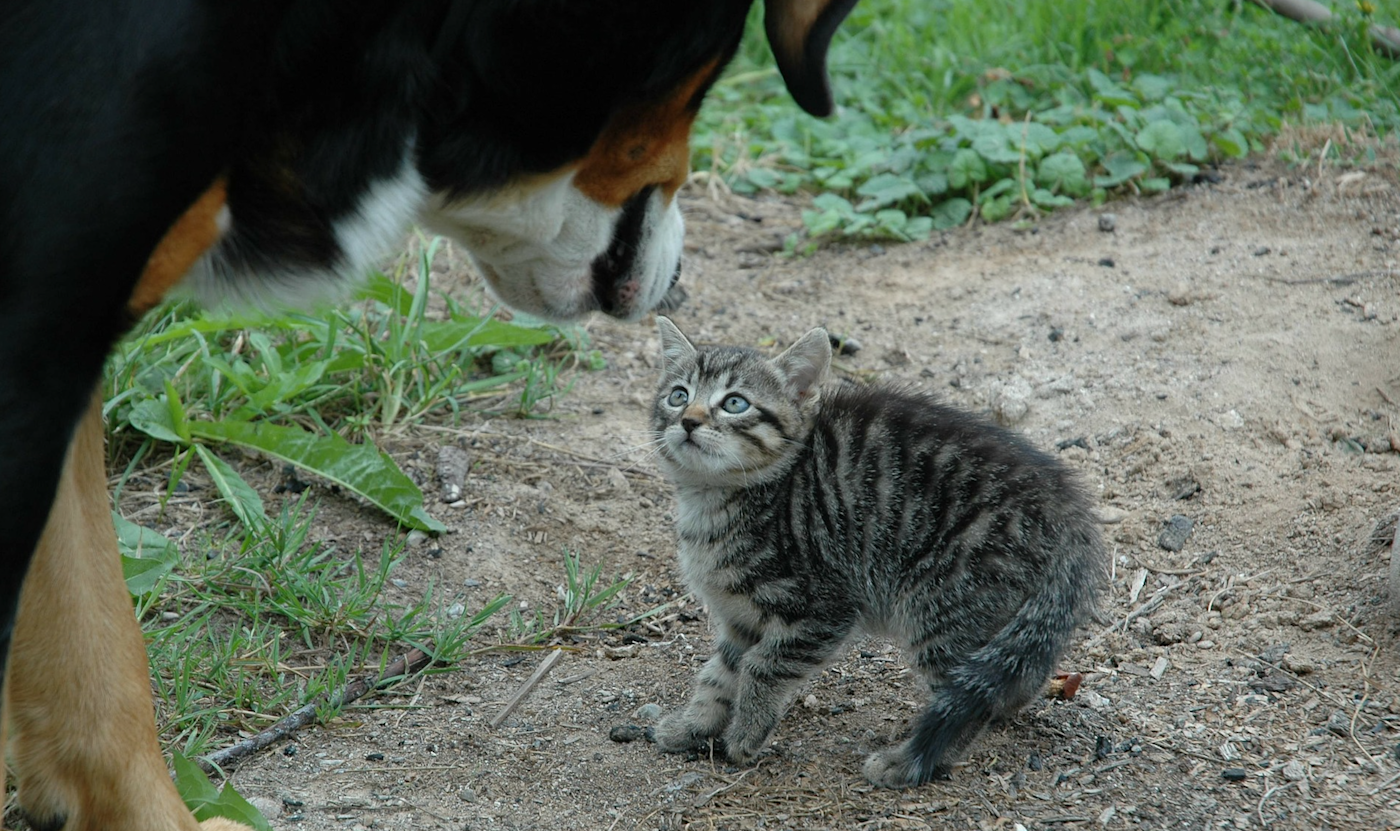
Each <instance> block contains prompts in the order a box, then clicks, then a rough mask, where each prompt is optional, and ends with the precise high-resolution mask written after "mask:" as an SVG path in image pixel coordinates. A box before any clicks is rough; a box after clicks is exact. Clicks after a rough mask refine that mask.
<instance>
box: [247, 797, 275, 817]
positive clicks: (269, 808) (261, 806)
mask: <svg viewBox="0 0 1400 831" xmlns="http://www.w3.org/2000/svg"><path fill="white" fill-rule="evenodd" d="M247 799H248V804H249V805H252V806H253V807H254V808H256V809H257V811H258V813H260V814H262V815H263V817H264V818H265V819H277V818H278V817H280V816H282V800H280V799H273V798H272V797H270V796H250V797H247Z"/></svg>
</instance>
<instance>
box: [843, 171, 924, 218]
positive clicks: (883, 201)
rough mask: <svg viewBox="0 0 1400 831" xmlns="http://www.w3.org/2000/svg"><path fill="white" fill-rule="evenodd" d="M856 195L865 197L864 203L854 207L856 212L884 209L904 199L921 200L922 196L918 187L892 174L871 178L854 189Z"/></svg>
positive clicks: (881, 174)
mask: <svg viewBox="0 0 1400 831" xmlns="http://www.w3.org/2000/svg"><path fill="white" fill-rule="evenodd" d="M856 193H858V194H860V195H861V196H864V197H866V199H865V200H864V201H862V202H861V203H860V204H859V205H856V210H857V211H873V210H875V209H876V208H884V207H887V206H889V205H894V204H897V203H899V202H903V201H904V200H906V199H912V198H915V197H920V198H922V197H923V195H924V194H923V191H921V190H920V189H919V186H918V185H916V184H914V183H913V182H911V181H909V180H908V179H906V178H904V177H903V176H896V175H894V174H893V173H880V174H878V175H876V176H874V177H872V178H871V179H869V180H867V181H866V182H865V183H864V184H862V185H861V186H860V187H858V188H856Z"/></svg>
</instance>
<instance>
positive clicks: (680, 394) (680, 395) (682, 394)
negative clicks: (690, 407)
mask: <svg viewBox="0 0 1400 831" xmlns="http://www.w3.org/2000/svg"><path fill="white" fill-rule="evenodd" d="M689 400H690V393H688V392H686V391H685V387H676V388H675V389H673V390H671V394H670V395H668V396H667V397H666V403H667V404H670V405H671V406H672V407H684V406H685V404H686V402H687V401H689Z"/></svg>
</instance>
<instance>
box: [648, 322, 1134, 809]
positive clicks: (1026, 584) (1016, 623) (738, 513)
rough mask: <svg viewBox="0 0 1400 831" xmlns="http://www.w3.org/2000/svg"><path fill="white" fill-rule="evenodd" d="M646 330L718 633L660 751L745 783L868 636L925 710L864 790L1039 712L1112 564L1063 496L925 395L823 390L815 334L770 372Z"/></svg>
mask: <svg viewBox="0 0 1400 831" xmlns="http://www.w3.org/2000/svg"><path fill="white" fill-rule="evenodd" d="M657 325H658V327H659V328H660V331H661V344H662V354H663V361H662V362H663V365H664V366H663V371H662V379H661V385H660V389H659V392H658V394H657V399H656V403H655V405H654V407H653V409H652V425H651V426H652V430H653V437H654V438H655V440H656V443H657V445H658V447H659V451H658V452H659V460H660V462H659V463H660V465H661V468H662V469H663V471H664V472H665V473H666V475H667V477H668V478H669V479H670V480H671V481H672V483H673V484H674V485H675V487H676V497H677V500H678V502H679V511H678V515H677V528H678V532H679V538H680V564H681V571H682V572H683V574H684V576H685V580H686V582H687V583H688V584H689V586H690V587H691V589H692V590H694V592H695V593H696V595H697V596H698V597H700V598H701V599H702V600H703V601H704V602H705V603H706V604H708V605H709V608H710V614H711V616H712V618H713V621H714V627H715V629H716V631H717V634H718V639H717V643H716V645H715V654H714V656H713V657H711V658H710V660H709V661H708V662H707V663H706V664H705V666H704V668H703V669H701V671H700V674H699V676H698V678H697V681H696V688H695V692H694V695H693V696H692V698H691V700H690V703H689V704H688V705H687V706H686V707H685V708H684V709H683V710H680V711H678V712H675V713H673V714H671V715H669V716H667V717H666V718H664V719H663V720H662V721H661V723H660V724H659V725H658V726H657V729H656V741H657V744H658V745H659V746H660V747H661V749H662V750H665V751H668V752H678V751H684V750H688V749H692V748H703V747H705V746H708V745H709V744H710V742H712V741H713V742H714V743H715V747H716V748H717V749H719V750H720V751H722V752H723V753H724V754H725V755H727V756H728V757H729V758H730V759H731V760H732V761H734V762H737V763H741V764H744V763H748V762H751V761H752V760H753V758H754V756H755V755H756V754H757V753H758V752H759V751H760V750H762V749H763V747H764V746H765V744H766V742H767V739H768V736H769V734H770V733H772V731H773V728H774V727H775V726H776V725H777V723H778V719H780V718H781V717H782V715H783V713H784V712H785V711H786V710H787V708H788V705H789V704H790V703H791V702H792V699H793V697H794V695H795V694H796V692H797V689H798V687H799V686H800V685H801V684H802V682H803V681H805V680H806V679H807V678H810V677H811V676H812V675H813V674H814V673H816V672H817V671H818V670H819V669H821V667H822V666H823V665H824V664H826V663H828V662H829V661H831V660H832V659H834V658H835V657H836V656H837V655H838V652H839V651H840V649H841V647H842V645H843V644H845V643H846V641H847V640H848V639H849V638H850V637H851V636H852V635H853V634H855V633H856V632H857V631H865V632H869V633H872V634H878V635H887V636H890V637H892V638H896V639H898V640H899V641H901V642H902V643H903V645H904V646H905V647H906V649H907V650H908V655H909V658H910V659H911V660H912V662H913V664H914V665H915V666H916V667H917V668H918V669H919V670H920V671H921V672H922V674H923V676H924V677H925V678H926V679H927V681H928V683H929V684H930V687H931V690H932V702H931V703H930V705H929V707H928V709H927V710H925V711H924V713H923V715H922V716H920V717H919V719H918V723H917V724H916V725H915V727H914V731H913V735H912V736H911V737H910V738H909V739H908V740H906V741H904V742H902V743H901V744H899V745H897V746H894V747H890V748H886V749H884V750H881V751H879V752H876V753H874V754H872V755H871V756H870V757H868V758H867V760H866V762H865V768H864V770H865V775H866V776H867V777H868V778H869V779H870V780H871V781H872V782H874V783H875V784H877V785H882V786H886V787H894V788H898V787H906V786H910V785H918V784H921V783H923V782H926V781H928V780H930V779H932V778H935V777H945V776H946V775H947V772H948V770H949V768H950V766H951V764H952V762H953V760H954V759H955V757H956V756H957V755H959V754H960V753H961V751H963V750H964V749H965V748H966V746H967V745H968V743H969V742H971V741H972V739H973V738H975V737H976V735H977V734H978V733H979V732H980V731H981V729H982V728H983V727H984V726H985V725H986V724H987V723H988V722H989V721H991V720H992V719H995V718H1000V717H1005V716H1009V715H1010V714H1012V713H1014V712H1015V711H1016V710H1017V709H1019V708H1020V707H1021V706H1022V705H1024V704H1026V703H1027V702H1028V701H1030V700H1031V699H1032V698H1034V697H1035V696H1036V695H1037V693H1039V691H1040V690H1041V689H1042V688H1043V687H1044V684H1045V682H1046V680H1047V678H1048V677H1049V676H1050V674H1051V673H1052V672H1053V670H1054V669H1055V665H1056V662H1057V661H1058V660H1059V658H1060V655H1061V654H1062V653H1063V652H1064V650H1065V647H1066V646H1067V644H1068V643H1069V640H1070V638H1071V636H1072V634H1073V632H1074V629H1075V627H1076V626H1077V625H1078V624H1079V623H1081V622H1082V621H1084V620H1085V619H1086V618H1087V617H1088V616H1089V614H1090V612H1091V609H1092V607H1093V604H1094V600H1095V596H1096V594H1097V590H1098V584H1099V582H1100V581H1101V579H1102V577H1103V576H1104V575H1105V574H1106V572H1107V562H1108V560H1107V556H1106V554H1105V552H1104V549H1103V546H1102V544H1101V542H1100V540H1099V535H1098V527H1097V524H1096V522H1095V520H1094V518H1093V517H1092V516H1091V515H1090V512H1089V503H1088V500H1087V499H1086V498H1085V496H1084V494H1083V493H1082V492H1081V491H1080V489H1079V487H1078V486H1077V485H1076V484H1075V482H1074V480H1073V476H1072V475H1071V473H1070V472H1069V471H1068V470H1067V469H1066V468H1065V467H1064V466H1063V465H1061V464H1060V463H1059V462H1057V461H1056V460H1055V459H1052V458H1051V457H1049V456H1047V455H1046V454H1044V453H1041V452H1039V451H1037V450H1035V449H1033V448H1032V447H1030V445H1028V444H1027V443H1026V442H1025V441H1024V440H1023V439H1021V438H1019V437H1017V436H1016V435H1014V434H1012V433H1010V432H1008V431H1006V430H1003V429H1001V428H999V427H997V426H995V425H992V424H990V423H988V422H986V421H984V420H983V419H981V418H978V417H975V416H973V415H970V414H968V413H964V412H960V411H958V410H955V409H953V408H951V407H947V406H945V405H942V404H939V403H938V402H937V401H936V400H934V399H933V398H932V397H930V396H928V395H926V394H922V393H918V392H913V391H910V390H907V389H902V388H899V387H891V386H871V387H859V386H854V385H850V386H846V387H843V388H840V389H833V390H826V391H823V390H821V382H822V380H823V378H824V377H825V375H826V374H827V370H828V367H829V365H830V362H831V344H830V342H829V340H828V336H827V333H826V332H825V331H824V330H822V329H813V330H812V331H811V332H808V333H807V334H806V335H805V336H804V337H803V338H802V339H801V340H799V341H798V342H797V343H795V344H793V345H792V347H791V348H790V349H788V350H787V351H786V352H784V353H783V354H781V355H779V356H778V357H776V358H774V359H772V360H768V359H766V358H764V357H763V356H762V355H760V354H759V353H757V352H755V351H753V350H750V349H742V348H738V347H728V346H708V347H701V348H698V349H697V348H696V347H694V346H692V345H691V343H690V341H688V340H686V338H685V335H683V334H681V331H680V330H679V329H677V328H676V326H675V324H673V323H672V322H671V321H670V320H667V319H666V318H664V317H658V318H657Z"/></svg>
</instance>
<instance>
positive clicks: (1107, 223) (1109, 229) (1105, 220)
mask: <svg viewBox="0 0 1400 831" xmlns="http://www.w3.org/2000/svg"><path fill="white" fill-rule="evenodd" d="M1117 227H1118V217H1117V216H1115V215H1113V214H1099V230H1100V231H1103V232H1104V233H1105V234H1111V233H1113V230H1114V229H1115V228H1117Z"/></svg>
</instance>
